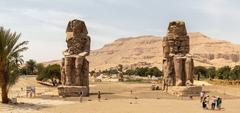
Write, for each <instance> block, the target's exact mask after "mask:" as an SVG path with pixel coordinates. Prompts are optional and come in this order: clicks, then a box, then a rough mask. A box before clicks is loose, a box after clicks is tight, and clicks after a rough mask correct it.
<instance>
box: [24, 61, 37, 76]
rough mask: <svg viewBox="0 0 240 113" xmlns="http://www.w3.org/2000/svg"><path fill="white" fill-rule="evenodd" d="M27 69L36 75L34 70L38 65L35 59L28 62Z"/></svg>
mask: <svg viewBox="0 0 240 113" xmlns="http://www.w3.org/2000/svg"><path fill="white" fill-rule="evenodd" d="M26 67H27V69H29V70H30V74H31V75H32V74H34V70H35V69H36V67H37V63H36V61H34V60H33V59H30V60H29V61H27V62H26Z"/></svg>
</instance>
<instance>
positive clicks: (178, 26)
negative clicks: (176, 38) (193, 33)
mask: <svg viewBox="0 0 240 113" xmlns="http://www.w3.org/2000/svg"><path fill="white" fill-rule="evenodd" d="M168 33H170V34H175V35H187V30H186V26H185V23H184V22H183V21H172V22H170V23H169V26H168Z"/></svg>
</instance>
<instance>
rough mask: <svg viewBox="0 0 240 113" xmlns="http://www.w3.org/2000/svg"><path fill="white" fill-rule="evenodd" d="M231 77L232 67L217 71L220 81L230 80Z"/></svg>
mask: <svg viewBox="0 0 240 113" xmlns="http://www.w3.org/2000/svg"><path fill="white" fill-rule="evenodd" d="M230 76H231V67H229V66H224V67H221V68H219V69H218V70H217V77H218V79H227V80H230Z"/></svg>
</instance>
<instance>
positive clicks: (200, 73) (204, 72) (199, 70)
mask: <svg viewBox="0 0 240 113" xmlns="http://www.w3.org/2000/svg"><path fill="white" fill-rule="evenodd" d="M207 73H208V71H207V69H206V68H205V67H203V66H196V67H194V74H195V75H197V80H200V77H201V76H202V77H204V78H207Z"/></svg>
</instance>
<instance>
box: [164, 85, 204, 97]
mask: <svg viewBox="0 0 240 113" xmlns="http://www.w3.org/2000/svg"><path fill="white" fill-rule="evenodd" d="M201 91H202V87H201V86H170V87H168V93H169V94H171V95H176V96H183V97H187V96H199V95H200V92H201Z"/></svg>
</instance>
